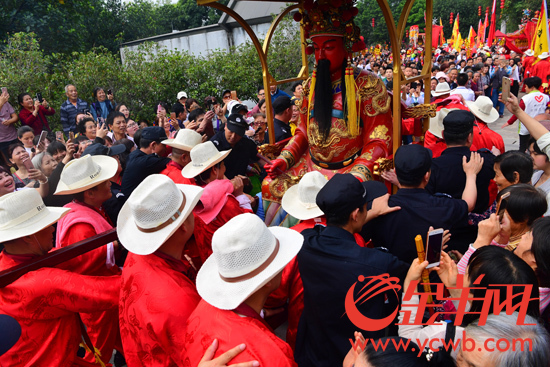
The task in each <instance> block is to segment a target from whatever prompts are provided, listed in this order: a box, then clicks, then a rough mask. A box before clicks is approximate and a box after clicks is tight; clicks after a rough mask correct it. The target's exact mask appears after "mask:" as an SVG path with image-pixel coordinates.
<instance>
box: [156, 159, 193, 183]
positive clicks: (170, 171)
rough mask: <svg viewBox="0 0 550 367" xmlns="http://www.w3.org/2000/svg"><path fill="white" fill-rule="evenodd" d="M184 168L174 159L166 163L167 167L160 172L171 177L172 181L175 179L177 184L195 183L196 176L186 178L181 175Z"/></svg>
mask: <svg viewBox="0 0 550 367" xmlns="http://www.w3.org/2000/svg"><path fill="white" fill-rule="evenodd" d="M182 169H183V167H182V166H180V165H179V164H177V163H176V162H174V161H171V162H170V163H168V164H167V165H166V168H165V169H163V170H162V171H161V172H160V174H161V175H166V176H168V177H170V178H171V179H172V181H174V182H175V183H177V184H185V185H195V179H194V178H185V177H183V176H182V175H181V170H182Z"/></svg>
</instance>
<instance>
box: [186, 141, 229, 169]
mask: <svg viewBox="0 0 550 367" xmlns="http://www.w3.org/2000/svg"><path fill="white" fill-rule="evenodd" d="M229 153H231V149H229V150H225V151H222V152H220V151H218V149H216V146H215V145H214V143H212V142H211V141H207V142H204V143H201V144H197V145H196V146H195V147H193V149H191V152H190V154H189V155H190V156H191V162H189V163H187V165H186V166H185V167H183V169H182V170H181V174H182V176H183V177H185V178H193V177H196V176H197V175H199V174H201V173H202V172H204V171H206V170H207V169H209V168H210V167H212V166H214V165H215V164H217V163H219V162H221V161H223V160H224V159H225V157H227V155H228V154H229Z"/></svg>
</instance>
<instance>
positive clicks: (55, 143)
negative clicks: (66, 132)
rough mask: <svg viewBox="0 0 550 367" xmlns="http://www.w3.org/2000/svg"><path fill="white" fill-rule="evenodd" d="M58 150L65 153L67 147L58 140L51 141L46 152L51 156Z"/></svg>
mask: <svg viewBox="0 0 550 367" xmlns="http://www.w3.org/2000/svg"><path fill="white" fill-rule="evenodd" d="M60 150H61V151H63V152H66V151H67V147H66V146H65V144H63V143H62V142H60V141H58V140H56V141H52V142H51V143H50V145H48V148H46V151H47V152H48V153H49V154H50V155H52V156H53V155H54V154H55V153H57V152H58V151H60Z"/></svg>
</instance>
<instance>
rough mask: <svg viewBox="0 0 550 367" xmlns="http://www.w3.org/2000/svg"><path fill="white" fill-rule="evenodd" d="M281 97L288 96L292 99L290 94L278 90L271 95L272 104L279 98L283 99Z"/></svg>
mask: <svg viewBox="0 0 550 367" xmlns="http://www.w3.org/2000/svg"><path fill="white" fill-rule="evenodd" d="M281 96H287V97H288V98H290V96H289V95H288V93H285V92H283V91H282V90H280V89H279V88H277V90H276V91H275V94H272V95H271V103H273V102H275V100H276V99H277V98H279V97H281Z"/></svg>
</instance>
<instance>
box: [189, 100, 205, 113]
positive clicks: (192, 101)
mask: <svg viewBox="0 0 550 367" xmlns="http://www.w3.org/2000/svg"><path fill="white" fill-rule="evenodd" d="M193 103H196V104H198V105H199V106H200V105H201V104H200V103H199V101H197V100H196V99H195V98H187V100H186V101H185V108H187V112H189V110H190V109H191V106H192V105H193Z"/></svg>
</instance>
